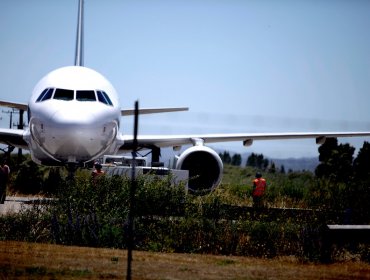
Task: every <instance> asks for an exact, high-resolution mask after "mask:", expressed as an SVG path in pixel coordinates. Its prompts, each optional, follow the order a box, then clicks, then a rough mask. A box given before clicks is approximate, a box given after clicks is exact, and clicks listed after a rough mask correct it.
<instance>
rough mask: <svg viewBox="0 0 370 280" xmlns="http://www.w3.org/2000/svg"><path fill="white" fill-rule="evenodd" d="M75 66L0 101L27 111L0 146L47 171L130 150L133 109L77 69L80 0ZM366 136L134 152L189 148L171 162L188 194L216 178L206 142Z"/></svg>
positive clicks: (181, 139) (173, 139)
mask: <svg viewBox="0 0 370 280" xmlns="http://www.w3.org/2000/svg"><path fill="white" fill-rule="evenodd" d="M78 10H79V12H78V24H77V43H76V55H75V65H74V66H69V67H63V68H59V69H56V70H54V71H52V72H50V73H48V74H47V75H46V76H45V77H43V78H42V79H41V80H40V81H39V82H38V83H37V84H36V86H35V88H34V90H33V92H32V95H31V98H30V99H29V102H28V104H21V103H14V102H10V101H5V100H0V106H7V107H11V108H16V109H19V110H20V112H21V113H22V112H24V111H27V112H28V123H29V125H28V127H27V128H26V129H24V130H23V129H4V128H1V129H0V143H2V144H6V145H10V146H13V147H18V148H21V149H27V150H29V151H30V153H31V156H32V159H33V161H35V162H36V163H38V164H43V165H48V166H69V168H70V169H73V168H74V167H76V166H83V165H84V164H85V163H88V162H91V161H93V160H95V159H97V158H99V157H101V156H102V155H103V154H116V153H122V152H127V151H130V149H132V147H133V140H134V138H133V136H131V135H123V134H121V133H120V123H121V121H120V119H121V116H126V115H133V114H134V110H121V108H120V102H119V98H118V94H117V92H116V90H115V89H114V87H113V86H112V85H111V83H110V82H109V81H108V80H107V79H106V78H105V77H104V76H102V75H101V74H99V73H98V72H96V71H94V70H92V69H90V68H87V67H84V66H83V10H84V9H83V0H79V9H78ZM184 110H187V108H157V109H141V110H139V114H151V113H161V112H173V111H184ZM366 136H370V132H369V131H366V132H298V133H291V132H290V133H239V134H205V135H196V134H195V135H139V136H138V138H137V140H138V147H139V148H141V149H151V150H152V161H159V156H160V149H161V148H163V147H173V148H174V149H176V148H179V147H181V146H183V145H188V144H190V145H192V147H190V148H188V149H186V150H185V151H184V152H183V153H182V154H181V155H180V156H179V157H178V160H177V165H176V168H177V169H186V170H189V176H190V177H196V179H195V180H192V181H190V182H189V188H190V189H192V190H197V189H199V188H201V189H214V188H215V187H217V185H219V183H220V181H221V178H222V171H223V164H222V161H221V159H220V157H219V156H218V154H217V153H216V152H215V151H214V150H212V149H211V148H209V147H207V146H205V144H206V143H215V142H226V141H241V142H242V143H243V145H244V146H250V145H252V143H253V141H254V140H274V139H300V138H313V139H316V142H317V143H318V144H321V143H323V142H324V141H325V139H326V138H330V137H331V138H333V137H366Z"/></svg>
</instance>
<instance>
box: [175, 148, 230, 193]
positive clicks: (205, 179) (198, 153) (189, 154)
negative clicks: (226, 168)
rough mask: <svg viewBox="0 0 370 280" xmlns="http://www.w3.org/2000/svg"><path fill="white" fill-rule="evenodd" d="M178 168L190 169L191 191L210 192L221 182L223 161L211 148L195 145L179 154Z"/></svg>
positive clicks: (189, 186) (189, 187)
mask: <svg viewBox="0 0 370 280" xmlns="http://www.w3.org/2000/svg"><path fill="white" fill-rule="evenodd" d="M176 169H182V170H189V182H188V189H189V190H190V191H191V192H193V193H198V194H199V193H208V192H210V191H212V190H214V189H215V188H216V187H217V186H218V185H219V184H220V182H221V179H222V172H223V163H222V160H221V158H220V156H219V155H218V154H217V153H216V152H215V151H214V150H212V149H211V148H208V147H206V146H193V147H190V148H188V149H186V150H185V151H184V152H183V153H182V154H181V155H180V156H179V158H178V159H177V164H176Z"/></svg>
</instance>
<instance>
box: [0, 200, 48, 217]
mask: <svg viewBox="0 0 370 280" xmlns="http://www.w3.org/2000/svg"><path fill="white" fill-rule="evenodd" d="M45 200H46V201H48V200H50V198H43V197H36V196H35V197H23V196H7V197H6V199H5V202H4V204H0V215H9V214H14V213H18V212H20V211H21V210H27V209H31V208H32V207H33V206H34V204H39V205H40V204H42V203H43V202H45Z"/></svg>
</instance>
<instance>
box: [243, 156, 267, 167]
mask: <svg viewBox="0 0 370 280" xmlns="http://www.w3.org/2000/svg"><path fill="white" fill-rule="evenodd" d="M246 165H247V166H252V167H256V168H258V169H263V170H264V169H266V168H267V166H268V165H269V161H268V160H267V159H265V158H264V156H263V154H255V153H252V154H251V155H250V156H249V157H248V159H247V164H246Z"/></svg>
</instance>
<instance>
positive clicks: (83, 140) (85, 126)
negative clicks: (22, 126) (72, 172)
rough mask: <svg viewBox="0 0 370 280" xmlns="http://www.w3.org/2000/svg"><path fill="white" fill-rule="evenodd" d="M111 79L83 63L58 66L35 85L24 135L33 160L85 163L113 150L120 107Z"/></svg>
mask: <svg viewBox="0 0 370 280" xmlns="http://www.w3.org/2000/svg"><path fill="white" fill-rule="evenodd" d="M119 104H120V103H119V99H118V95H117V93H116V91H115V89H114V88H113V86H112V85H111V84H110V82H109V81H108V80H107V79H106V78H105V77H103V76H102V75H101V74H99V73H97V72H96V71H94V70H92V69H89V68H86V67H80V66H70V67H63V68H59V69H57V70H55V71H52V72H50V73H49V74H47V75H46V76H45V77H44V78H42V79H41V80H40V82H39V83H38V84H37V85H36V87H35V88H34V90H33V93H32V96H31V98H30V100H29V104H28V117H29V131H28V133H27V134H26V135H25V140H26V141H27V143H28V145H29V146H30V147H31V149H30V151H31V155H32V158H33V160H35V161H36V162H39V163H43V164H47V165H58V164H65V163H78V164H82V163H84V162H87V161H91V160H93V159H95V158H97V157H99V156H101V155H102V154H103V153H114V152H116V151H117V149H118V147H119V146H120V145H121V144H122V142H121V141H120V140H118V137H117V135H118V131H119V125H120V116H121V113H120V107H119Z"/></svg>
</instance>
